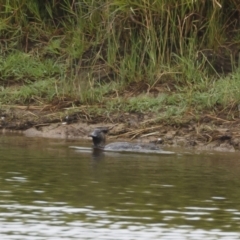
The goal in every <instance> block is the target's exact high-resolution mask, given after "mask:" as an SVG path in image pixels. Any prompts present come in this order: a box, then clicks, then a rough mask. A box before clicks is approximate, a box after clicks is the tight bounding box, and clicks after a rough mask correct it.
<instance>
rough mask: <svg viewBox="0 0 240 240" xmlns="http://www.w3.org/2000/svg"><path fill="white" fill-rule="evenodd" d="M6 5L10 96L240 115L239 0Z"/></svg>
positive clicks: (106, 110) (6, 89)
mask: <svg viewBox="0 0 240 240" xmlns="http://www.w3.org/2000/svg"><path fill="white" fill-rule="evenodd" d="M0 11H1V15H0V45H1V55H0V84H1V89H0V104H1V105H2V106H3V105H14V104H18V105H44V104H52V105H54V104H56V102H58V103H59V102H68V103H71V104H70V105H71V106H69V105H68V111H70V112H74V111H78V110H79V109H80V108H81V107H82V106H84V107H85V106H88V108H87V110H86V111H90V112H91V113H92V112H93V113H96V114H112V113H116V112H126V111H127V112H136V113H144V112H152V113H154V118H153V120H154V121H162V120H171V121H176V122H178V121H183V119H187V118H186V116H189V115H191V116H192V117H193V118H195V119H198V118H199V117H201V115H202V114H203V113H210V114H212V115H214V116H221V117H223V118H227V119H234V118H237V117H238V116H239V115H238V114H239V113H238V104H239V102H240V94H239V92H240V81H239V79H240V78H239V77H240V76H239V75H240V71H239V70H238V66H239V64H238V63H239V49H240V46H239V45H240V30H239V29H240V28H239V26H240V22H239V19H240V18H239V16H240V5H239V3H238V1H237V0H218V1H216V0H211V1H209V0H205V1H192V0H180V1H175V0H174V1H169V0H158V1H151V0H149V1H137V2H136V1H125V0H122V1H115V0H112V1H101V0H99V1H90V0H86V1H81V2H77V1H75V0H64V1H37V0H32V1H27V0H23V1H20V0H13V1H6V0H4V1H2V3H0ZM63 106H65V105H63Z"/></svg>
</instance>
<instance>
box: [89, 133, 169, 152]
mask: <svg viewBox="0 0 240 240" xmlns="http://www.w3.org/2000/svg"><path fill="white" fill-rule="evenodd" d="M107 132H108V129H107V128H96V129H95V130H94V131H93V132H92V133H91V134H90V135H89V136H90V137H92V141H93V148H94V149H102V150H103V151H111V152H143V153H172V152H168V151H163V150H161V149H160V148H159V147H158V146H157V145H155V144H151V143H150V144H145V143H130V142H113V143H109V144H107V145H105V142H106V136H105V134H106V133H107Z"/></svg>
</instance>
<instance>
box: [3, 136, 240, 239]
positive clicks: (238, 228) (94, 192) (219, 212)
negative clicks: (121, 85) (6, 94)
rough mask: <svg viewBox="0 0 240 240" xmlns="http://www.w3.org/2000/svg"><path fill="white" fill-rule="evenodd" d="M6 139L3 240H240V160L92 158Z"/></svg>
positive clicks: (52, 145) (55, 144)
mask: <svg viewBox="0 0 240 240" xmlns="http://www.w3.org/2000/svg"><path fill="white" fill-rule="evenodd" d="M70 145H79V146H89V147H90V146H91V143H90V142H87V143H81V142H70V141H63V140H49V139H36V138H25V137H23V136H16V135H12V136H9V135H8V136H5V135H0V239H1V240H2V239H24V240H25V239H26V240H27V239H31V240H40V239H44V240H45V239H50V240H53V239H80V240H82V239H104V240H105V239H112V240H118V239H120V240H122V239H127V240H130V239H134V240H135V239H137V240H139V239H140V240H141V239H142V240H146V239H164V240H165V239H166V240H169V239H174V240H176V239H177V240H181V239H190V240H192V239H201V240H202V239H203V238H205V239H207V240H210V239H214V240H215V239H229V240H234V239H240V158H239V153H235V154H234V153H196V152H186V151H182V152H178V153H177V154H175V155H171V156H168V155H167V156H164V155H154V154H153V155H149V154H126V153H125V154H123V153H122V154H120V153H116V154H115V153H105V154H100V155H97V154H95V155H94V154H92V152H91V151H88V150H86V151H82V152H77V151H75V150H74V149H70V148H69V146H70Z"/></svg>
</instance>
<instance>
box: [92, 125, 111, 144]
mask: <svg viewBox="0 0 240 240" xmlns="http://www.w3.org/2000/svg"><path fill="white" fill-rule="evenodd" d="M108 130H109V129H108V128H96V129H94V130H93V132H92V133H91V134H89V136H90V137H92V141H93V147H94V148H104V146H105V142H106V137H105V134H106V133H108Z"/></svg>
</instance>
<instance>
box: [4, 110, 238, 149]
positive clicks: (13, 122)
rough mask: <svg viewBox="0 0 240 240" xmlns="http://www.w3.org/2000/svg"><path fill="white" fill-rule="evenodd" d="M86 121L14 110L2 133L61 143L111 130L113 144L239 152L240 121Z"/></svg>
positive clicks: (9, 115)
mask: <svg viewBox="0 0 240 240" xmlns="http://www.w3.org/2000/svg"><path fill="white" fill-rule="evenodd" d="M98 119H100V120H101V118H95V119H94V120H93V119H91V120H84V119H79V118H77V117H76V113H75V114H72V115H67V117H66V114H65V113H64V112H62V111H61V112H58V113H50V112H47V113H46V112H41V111H38V113H37V112H34V111H30V110H26V109H24V110H22V109H21V110H19V109H18V110H11V114H10V113H9V112H8V113H7V112H6V113H4V114H2V116H1V125H0V129H1V131H2V132H16V133H23V134H24V135H25V136H27V137H43V138H58V139H75V140H77V139H79V140H80V139H82V140H87V139H90V138H89V137H88V134H89V132H90V131H92V130H93V129H94V128H96V127H102V126H105V127H109V128H111V130H110V132H109V134H108V136H107V139H108V141H109V142H111V141H116V140H118V141H119V140H127V141H132V142H153V143H157V142H161V146H162V147H163V148H164V147H178V148H179V147H180V148H184V149H191V150H202V151H217V152H239V150H240V134H239V127H240V120H236V121H231V122H230V121H224V120H222V119H217V118H216V119H215V120H214V119H210V118H209V119H208V120H206V119H205V122H196V121H189V122H187V123H182V124H178V125H177V124H167V123H166V122H162V123H155V124H153V123H150V122H149V124H146V121H144V120H140V121H138V122H133V123H131V122H129V121H128V120H129V119H131V120H133V119H134V116H131V114H128V119H125V120H126V121H125V122H123V121H118V122H115V123H111V122H110V121H97V120H98Z"/></svg>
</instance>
